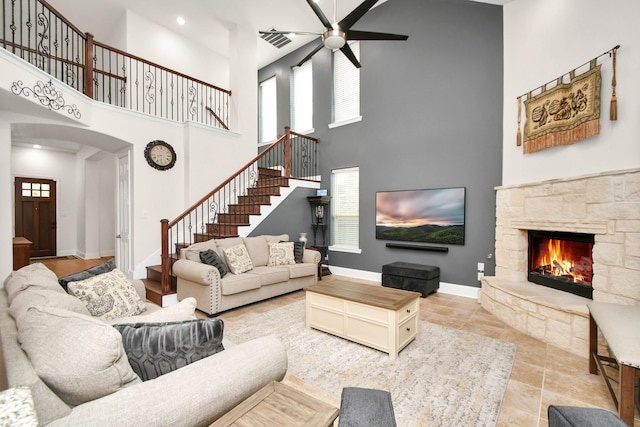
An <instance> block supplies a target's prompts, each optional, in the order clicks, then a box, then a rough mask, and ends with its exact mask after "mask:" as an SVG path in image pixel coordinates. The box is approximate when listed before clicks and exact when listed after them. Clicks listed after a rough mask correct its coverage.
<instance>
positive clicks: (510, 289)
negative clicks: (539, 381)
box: [481, 169, 640, 357]
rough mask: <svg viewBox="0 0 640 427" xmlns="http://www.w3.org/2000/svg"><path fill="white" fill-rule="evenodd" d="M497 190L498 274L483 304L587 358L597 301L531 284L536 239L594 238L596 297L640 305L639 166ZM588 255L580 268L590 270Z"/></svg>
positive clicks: (485, 288)
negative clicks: (590, 306)
mask: <svg viewBox="0 0 640 427" xmlns="http://www.w3.org/2000/svg"><path fill="white" fill-rule="evenodd" d="M496 190H497V195H496V272H495V276H490V277H484V278H483V280H482V293H481V303H482V306H483V307H484V308H485V309H486V310H488V311H489V312H491V313H492V314H494V315H495V316H496V317H498V318H500V319H501V320H503V321H504V322H505V323H507V324H508V325H510V326H511V327H513V328H515V329H517V330H519V331H522V332H525V333H527V334H528V335H531V336H533V337H535V338H538V339H540V340H542V341H544V342H547V343H549V344H553V345H555V346H558V347H560V348H563V349H566V350H567V351H570V352H572V353H574V354H577V355H579V356H582V357H586V356H587V354H588V344H589V335H588V332H589V324H588V320H589V317H588V310H587V307H586V304H587V303H588V302H589V301H590V299H588V298H585V297H583V296H578V295H575V294H573V293H568V292H564V291H562V290H558V289H554V288H552V287H547V286H542V285H540V284H537V283H533V282H532V281H530V280H529V279H530V277H529V273H530V261H529V256H530V248H529V234H530V232H552V233H560V234H566V233H575V234H578V235H589V236H593V245H592V255H591V256H592V259H591V261H592V264H591V275H592V277H591V280H590V282H591V283H590V285H591V288H592V292H593V294H592V295H593V300H594V301H602V302H611V303H619V304H631V305H638V306H640V169H634V170H623V171H615V172H608V173H602V174H597V175H588V176H581V177H575V178H565V179H559V180H550V181H542V182H538V183H529V184H519V185H513V186H503V187H498V188H497V189H496ZM585 256H587V255H581V258H580V260H581V261H578V262H579V263H581V265H579V266H578V267H575V266H574V267H573V269H574V270H576V269H578V270H580V269H584V268H585V265H586V264H588V261H587V260H585V259H583V257H585Z"/></svg>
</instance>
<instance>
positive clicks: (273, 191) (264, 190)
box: [248, 187, 280, 196]
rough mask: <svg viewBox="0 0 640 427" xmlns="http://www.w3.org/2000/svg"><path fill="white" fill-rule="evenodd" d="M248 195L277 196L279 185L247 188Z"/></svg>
mask: <svg viewBox="0 0 640 427" xmlns="http://www.w3.org/2000/svg"><path fill="white" fill-rule="evenodd" d="M248 192H249V196H279V195H280V187H255V188H249V189H248Z"/></svg>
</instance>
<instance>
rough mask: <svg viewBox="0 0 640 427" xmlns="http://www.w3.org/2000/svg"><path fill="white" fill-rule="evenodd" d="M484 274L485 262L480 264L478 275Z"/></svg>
mask: <svg viewBox="0 0 640 427" xmlns="http://www.w3.org/2000/svg"><path fill="white" fill-rule="evenodd" d="M480 272H482V273H484V262H479V263H478V273H480Z"/></svg>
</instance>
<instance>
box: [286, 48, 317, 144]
mask: <svg viewBox="0 0 640 427" xmlns="http://www.w3.org/2000/svg"><path fill="white" fill-rule="evenodd" d="M311 64H312V62H311V61H307V62H305V63H304V64H302V65H301V66H300V67H295V68H294V69H293V75H292V79H291V80H292V81H291V86H292V88H291V129H292V130H294V131H296V132H299V133H304V132H306V131H310V130H312V129H313V73H312V68H311Z"/></svg>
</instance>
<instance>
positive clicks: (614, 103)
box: [609, 47, 618, 120]
mask: <svg viewBox="0 0 640 427" xmlns="http://www.w3.org/2000/svg"><path fill="white" fill-rule="evenodd" d="M617 50H618V48H617V47H614V48H613V50H612V52H613V79H612V80H611V87H612V88H613V93H612V94H611V107H610V110H609V119H610V120H618V97H617V96H616V84H617V82H616V51H617Z"/></svg>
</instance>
